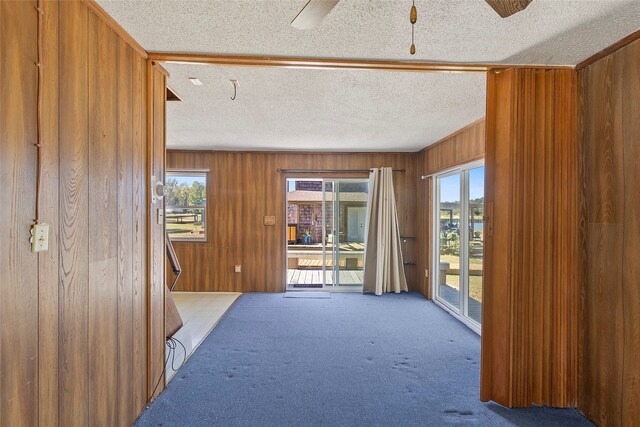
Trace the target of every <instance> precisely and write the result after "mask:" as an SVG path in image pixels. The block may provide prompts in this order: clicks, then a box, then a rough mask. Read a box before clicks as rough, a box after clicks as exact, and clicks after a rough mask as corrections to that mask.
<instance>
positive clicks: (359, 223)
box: [334, 180, 369, 286]
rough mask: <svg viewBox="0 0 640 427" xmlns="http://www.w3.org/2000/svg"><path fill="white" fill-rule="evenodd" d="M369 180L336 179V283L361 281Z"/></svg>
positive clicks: (356, 284)
mask: <svg viewBox="0 0 640 427" xmlns="http://www.w3.org/2000/svg"><path fill="white" fill-rule="evenodd" d="M368 193H369V183H368V182H366V181H362V180H360V181H347V180H340V181H339V182H336V206H335V210H334V212H335V216H336V218H337V221H336V225H337V236H336V245H335V246H334V251H335V258H336V259H337V260H338V262H337V263H336V264H335V270H336V273H337V276H338V283H339V285H340V286H362V284H363V280H364V241H365V230H366V219H367V200H368Z"/></svg>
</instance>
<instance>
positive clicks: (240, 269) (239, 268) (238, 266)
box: [235, 265, 242, 273]
mask: <svg viewBox="0 0 640 427" xmlns="http://www.w3.org/2000/svg"><path fill="white" fill-rule="evenodd" d="M235 271H236V273H242V266H241V265H236V268H235Z"/></svg>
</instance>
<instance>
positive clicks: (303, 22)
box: [291, 0, 533, 30]
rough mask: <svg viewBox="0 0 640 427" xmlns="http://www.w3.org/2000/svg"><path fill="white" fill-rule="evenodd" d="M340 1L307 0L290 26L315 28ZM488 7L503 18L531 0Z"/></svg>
mask: <svg viewBox="0 0 640 427" xmlns="http://www.w3.org/2000/svg"><path fill="white" fill-rule="evenodd" d="M339 1H340V0H309V1H308V2H307V4H306V5H305V6H304V7H303V8H302V10H300V12H298V14H297V15H296V17H295V18H293V21H291V26H292V27H294V28H297V29H299V30H308V29H311V28H314V27H315V26H317V25H318V24H319V23H320V21H322V20H323V19H324V17H325V16H327V15H328V14H329V12H331V10H332V9H333V8H334V7H335V5H337V4H338V2H339ZM485 1H486V2H487V3H488V4H489V6H491V7H492V8H493V10H495V11H496V12H497V13H498V15H500V16H502V17H503V18H506V17H509V16H511V15H513V14H514V13H518V12H520V11H522V10H524V9H526V7H527V6H529V3H531V2H532V1H533V0H485Z"/></svg>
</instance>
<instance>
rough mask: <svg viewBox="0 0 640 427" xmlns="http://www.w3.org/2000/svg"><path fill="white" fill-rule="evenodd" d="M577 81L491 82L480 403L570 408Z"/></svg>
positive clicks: (576, 255)
mask: <svg viewBox="0 0 640 427" xmlns="http://www.w3.org/2000/svg"><path fill="white" fill-rule="evenodd" d="M577 93H578V90H577V77H576V73H575V72H574V71H572V70H527V69H518V70H507V71H504V72H501V73H494V72H492V73H490V74H489V76H488V93H487V149H486V151H487V153H486V158H485V167H486V188H485V194H486V199H485V200H486V208H487V212H488V216H489V220H488V224H487V226H488V227H487V233H486V237H485V241H486V243H485V259H486V266H485V276H484V278H485V280H484V286H485V289H484V290H485V295H484V297H485V301H486V303H485V304H484V305H483V331H482V370H481V372H482V381H481V394H482V396H481V397H482V399H483V400H494V401H496V402H498V403H500V404H502V405H505V406H509V407H520V406H530V405H532V404H535V405H548V406H557V407H573V406H575V404H576V402H577V351H578V312H579V310H578V296H579V285H580V272H581V258H580V248H579V241H580V237H579V236H580V230H579V219H580V215H579V188H580V185H579V173H578V171H579V155H578V125H577V116H578V114H577Z"/></svg>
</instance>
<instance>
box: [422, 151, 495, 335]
mask: <svg viewBox="0 0 640 427" xmlns="http://www.w3.org/2000/svg"><path fill="white" fill-rule="evenodd" d="M434 182H435V188H434V194H435V196H436V197H435V202H434V213H435V215H434V230H437V234H435V235H434V239H435V242H434V247H435V252H434V253H435V256H434V263H435V265H434V273H435V274H434V288H435V295H436V298H435V300H436V301H437V302H439V303H441V304H444V305H445V306H447V307H450V308H453V311H452V312H453V314H454V315H455V316H459V317H460V318H461V319H462V320H463V321H465V323H467V324H468V325H470V327H471V328H472V329H475V330H477V331H479V330H480V324H481V323H482V290H483V279H482V274H483V271H484V267H483V256H484V166H479V165H478V163H474V164H470V165H465V166H461V167H460V169H459V170H456V171H455V172H449V173H445V174H442V175H440V176H436V178H435V181H434Z"/></svg>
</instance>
